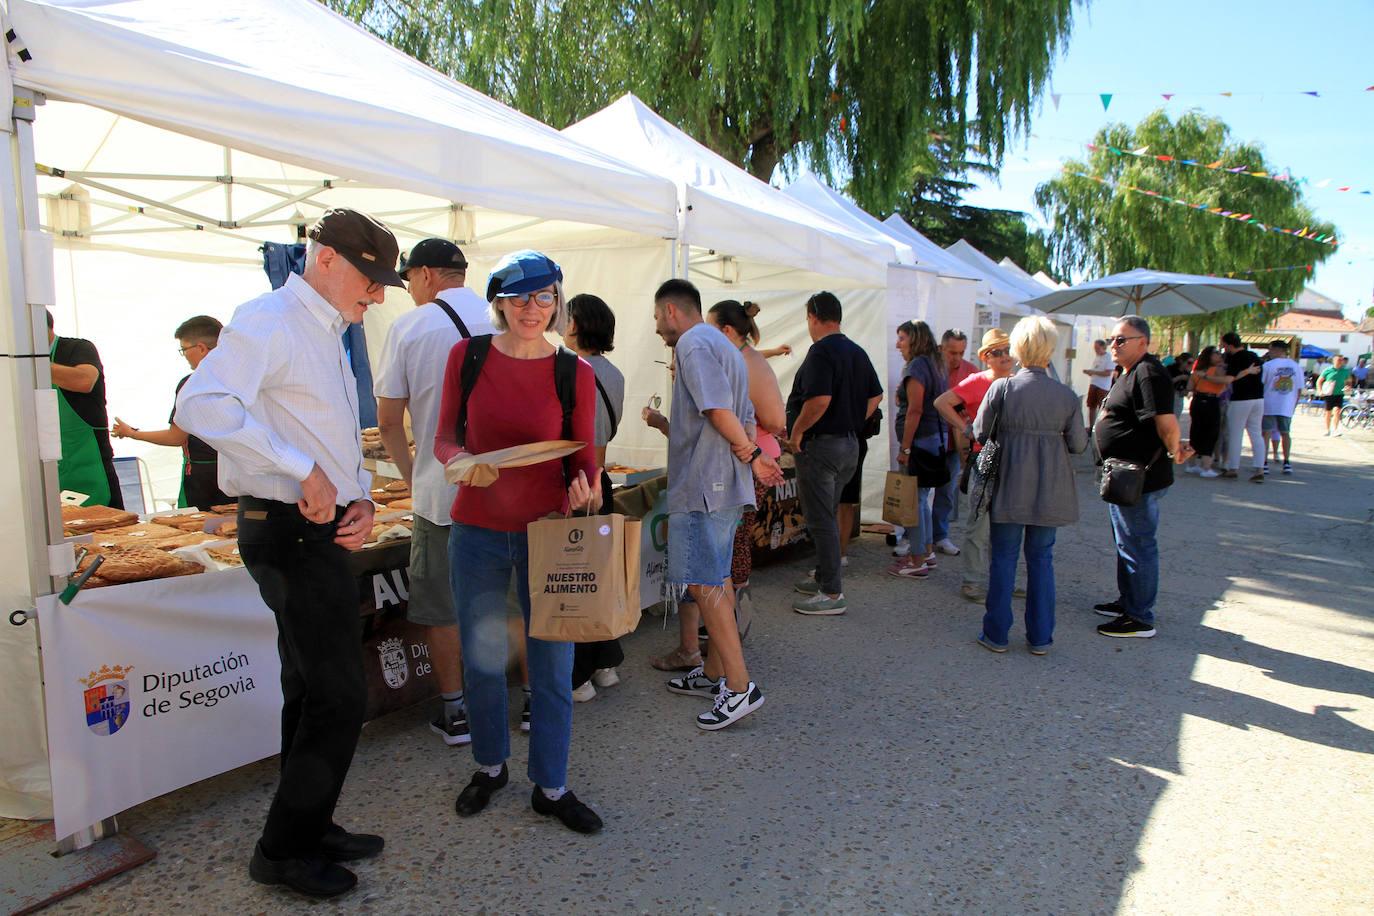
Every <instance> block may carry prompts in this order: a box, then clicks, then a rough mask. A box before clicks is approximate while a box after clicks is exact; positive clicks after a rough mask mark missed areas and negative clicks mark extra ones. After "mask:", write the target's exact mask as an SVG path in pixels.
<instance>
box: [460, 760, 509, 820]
mask: <svg viewBox="0 0 1374 916" xmlns="http://www.w3.org/2000/svg"><path fill="white" fill-rule="evenodd" d="M509 780H510V771H509V770H507V769H506V765H505V764H504V763H503V764H501V775H499V776H488V775H487V774H486V773H483V772H482V771H481V770H478V771H477V772H476V773H473V774H472V781H471V782H469V783H468V784H467V787H466V788H464V789H463V791H461V792H459V793H458V800H457V801H456V802H454V803H453V810H454V811H457V812H458V814H459V815H461V816H462V817H472V816H473V815H474V814H476V813H477V812H479V811H481V810H482V809H483V808H485V807H486V806H487V802H489V801H491V797H492V795H493V794H495V792H496V790H497V789H500V788H502V787H503V786H505V784H506V783H507V782H508V781H509Z"/></svg>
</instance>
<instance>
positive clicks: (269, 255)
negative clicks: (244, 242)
mask: <svg viewBox="0 0 1374 916" xmlns="http://www.w3.org/2000/svg"><path fill="white" fill-rule="evenodd" d="M262 269H263V270H265V271H266V272H267V281H268V282H269V283H271V284H272V288H273V289H281V288H282V287H283V286H285V285H286V278H287V277H288V276H290V275H291V274H298V275H304V273H305V245H304V244H303V243H300V242H298V243H296V244H294V245H283V244H281V243H280V242H263V243H262ZM344 350H345V352H347V353H348V361H349V363H350V364H352V366H353V377H354V378H356V379H357V380H358V422H359V423H361V424H362V425H363V426H365V427H369V426H376V425H377V399H376V398H375V397H373V395H372V365H371V363H369V362H368V359H367V334H366V333H365V332H364V331H363V326H362V325H361V324H350V325H349V326H348V329H347V330H345V331H344Z"/></svg>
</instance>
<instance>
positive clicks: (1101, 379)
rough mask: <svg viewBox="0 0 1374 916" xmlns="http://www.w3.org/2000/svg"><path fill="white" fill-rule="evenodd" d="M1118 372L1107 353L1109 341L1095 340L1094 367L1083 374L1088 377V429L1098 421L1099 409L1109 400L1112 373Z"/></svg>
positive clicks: (1085, 370)
mask: <svg viewBox="0 0 1374 916" xmlns="http://www.w3.org/2000/svg"><path fill="white" fill-rule="evenodd" d="M1115 372H1116V364H1115V363H1113V362H1112V357H1111V355H1110V354H1109V353H1107V342H1106V341H1105V340H1094V341H1093V367H1092V368H1091V369H1084V370H1083V374H1084V375H1086V376H1087V377H1088V397H1087V400H1086V404H1087V408H1088V429H1092V428H1093V424H1094V423H1096V422H1097V411H1098V409H1099V408H1100V407H1101V406H1102V402H1103V401H1105V400H1107V392H1109V391H1111V390H1112V375H1113V374H1114V373H1115Z"/></svg>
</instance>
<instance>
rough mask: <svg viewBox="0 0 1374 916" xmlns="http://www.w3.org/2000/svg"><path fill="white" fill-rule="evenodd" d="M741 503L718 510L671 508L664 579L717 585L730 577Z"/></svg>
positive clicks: (693, 583) (740, 514) (671, 582)
mask: <svg viewBox="0 0 1374 916" xmlns="http://www.w3.org/2000/svg"><path fill="white" fill-rule="evenodd" d="M743 514H744V507H743V506H735V507H734V508H731V509H721V510H720V511H719V512H673V513H670V514H669V515H668V582H669V583H670V584H672V585H720V584H721V583H722V582H724V581H725V580H726V579H728V578H730V558H731V555H732V554H733V552H734V544H735V529H736V528H738V527H739V523H740V517H741V516H742V515H743Z"/></svg>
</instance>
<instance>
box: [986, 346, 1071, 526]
mask: <svg viewBox="0 0 1374 916" xmlns="http://www.w3.org/2000/svg"><path fill="white" fill-rule="evenodd" d="M1003 392H1005V401H1004V400H1003V397H1004V394H1003ZM999 412H1000V413H1001V414H1002V421H1001V424H1000V425H999V426H998V427H997V441H998V442H999V443H1000V445H1001V449H1002V458H1001V467H1000V470H999V473H998V481H997V488H996V490H994V491H993V494H992V507H991V513H992V514H991V518H992V521H994V522H1002V523H1012V524H1018V525H1042V526H1045V527H1050V528H1058V527H1062V526H1064V525H1072V524H1073V523H1074V522H1076V521H1078V491H1077V488H1076V487H1075V486H1074V481H1073V466H1072V465H1071V464H1070V463H1069V453H1070V452H1072V453H1073V454H1075V455H1076V454H1078V453H1080V452H1082V451H1083V450H1084V449H1086V448H1087V447H1088V432H1087V430H1086V429H1084V428H1083V411H1082V409H1081V408H1080V406H1079V403H1078V395H1076V394H1074V393H1073V389H1072V388H1070V387H1069V386H1067V385H1064V384H1062V383H1060V382H1056V381H1055V380H1054V379H1052V378H1050V377H1049V375H1048V374H1047V373H1046V372H1045V370H1044V369H1040V368H1023V369H1021V370H1020V371H1019V372H1017V373H1016V374H1015V375H1013V376H1012V377H1011V378H1008V379H998V380H997V381H995V382H993V383H992V387H990V388H989V389H988V393H987V396H986V397H984V398H983V403H982V406H981V407H980V408H979V410H978V419H977V421H976V422H975V423H974V424H973V433H974V435H975V436H976V437H977V438H978V441H980V442H983V441H986V440H987V437H988V432H989V431H990V430H991V429H992V422H993V419H994V418H995V417H996V416H997V415H998V413H999Z"/></svg>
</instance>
